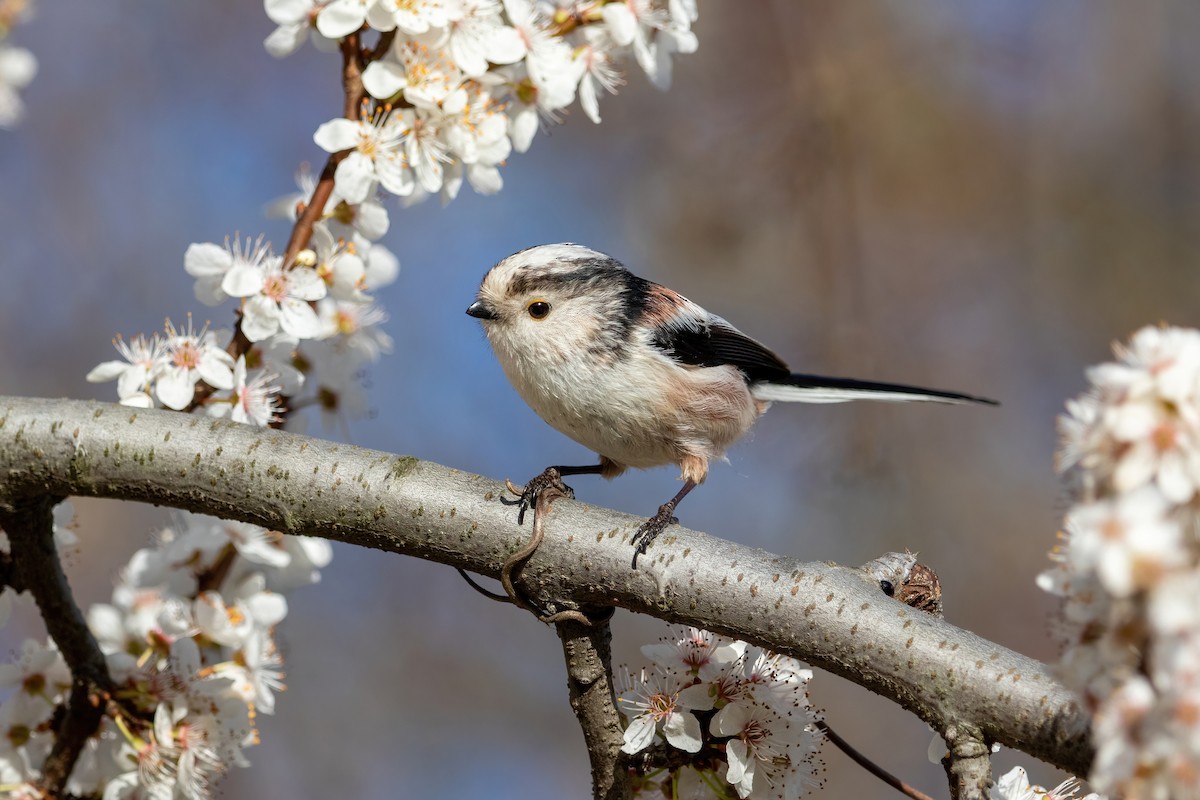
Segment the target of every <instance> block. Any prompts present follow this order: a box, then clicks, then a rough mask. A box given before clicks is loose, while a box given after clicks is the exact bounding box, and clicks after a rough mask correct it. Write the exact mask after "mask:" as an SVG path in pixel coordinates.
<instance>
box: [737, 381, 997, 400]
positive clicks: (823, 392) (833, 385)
mask: <svg viewBox="0 0 1200 800" xmlns="http://www.w3.org/2000/svg"><path fill="white" fill-rule="evenodd" d="M750 393H751V394H753V395H754V397H755V398H757V399H759V400H771V401H780V402H786V403H845V402H847V401H850V400H876V401H883V402H890V403H909V402H914V401H921V400H924V401H927V402H932V403H984V404H986V405H990V406H996V405H999V403H997V402H996V401H995V400H989V399H987V398H986V397H975V396H974V395H970V394H962V393H961V392H947V391H943V390H941V389H925V388H922V387H920V386H906V385H905V384H902V383H878V382H876V381H860V380H857V379H855V378H830V377H826V376H823V375H789V376H788V377H786V378H771V379H770V380H766V381H759V382H757V383H754V384H751V386H750Z"/></svg>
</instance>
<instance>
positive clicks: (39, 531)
mask: <svg viewBox="0 0 1200 800" xmlns="http://www.w3.org/2000/svg"><path fill="white" fill-rule="evenodd" d="M62 499H63V498H62V497H51V496H48V495H45V494H42V495H40V496H36V497H31V498H23V499H21V500H19V501H17V502H8V503H0V528H3V529H4V531H5V532H6V533H7V534H8V541H9V545H10V546H11V548H12V565H13V569H14V572H15V573H16V577H17V579H18V581H19V582H20V584H21V585H23V586H24V587H26V588H27V589H28V590H29V592H30V594H32V595H33V599H34V600H35V601H37V605H38V610H39V611H40V612H41V615H42V619H43V620H45V623H46V630H47V631H48V632H49V633H50V636H51V637H52V638H53V639H54V642H55V644H57V645H58V649H59V652H61V653H62V654H63V659H64V660H65V661H66V662H67V666H68V667H69V668H70V670H71V682H72V685H71V697H70V699H69V701H68V703H67V710H66V713H65V714H64V715H63V717H62V721H61V723H60V724H59V726H58V730H57V731H56V734H57V735H56V736H55V740H54V746H53V748H52V749H51V750H50V755H49V756H47V757H46V761H45V764H44V765H43V766H42V777H41V779H40V780H39V781H38V782H37V784H38V788H39V789H41V790H42V791H43V792H44V793H45V794H46V796H48V797H59V796H61V795H62V793H63V787H64V786H66V783H67V779H68V778H69V777H70V776H71V770H73V769H74V768H75V762H76V761H77V760H78V759H79V755H80V753H82V752H83V747H84V745H85V744H86V743H87V740H88V738H89V737H91V736H92V735H94V734H95V733H96V731H97V730H98V729H99V727H100V720H101V719H102V718H103V716H104V709H105V705H106V703H107V701H108V698H109V697H110V696H111V694H112V690H113V683H112V678H111V677H110V676H109V674H108V665H107V662H106V661H105V658H104V654H103V653H101V652H100V646H99V645H98V644H97V643H96V639H95V637H93V636H92V632H91V631H90V630H88V626H87V621H86V620H85V619H84V617H83V612H82V611H80V610H79V606H78V605H76V604H75V598H74V597H73V596H72V594H71V586H70V584H68V583H67V576H66V574H65V573H64V572H63V568H62V563H61V562H60V561H59V558H58V550H57V549H56V548H55V546H54V519H53V516H52V513H51V512H52V509H53V508H54V505H55V504H56V503H57V502H59V501H60V500H62Z"/></svg>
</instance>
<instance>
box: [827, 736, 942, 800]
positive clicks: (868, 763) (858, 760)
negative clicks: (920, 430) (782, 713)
mask: <svg viewBox="0 0 1200 800" xmlns="http://www.w3.org/2000/svg"><path fill="white" fill-rule="evenodd" d="M817 727H818V728H820V729H821V732H822V733H824V734H825V738H826V739H828V740H829V741H831V742H833V743H834V745H836V746H837V749H839V750H841V751H842V752H843V753H845V754H846V755H848V756H850V758H851V760H853V761H854V763H855V764H858V765H859V766H860V767H862V768H863V769H865V770H866V771H867V772H869V773H871V774H872V775H874V776H875V777H876V778H879V780H881V781H883V782H884V783H886V784H887V785H888V786H891V787H892V788H893V789H895V790H896V791H898V792H900V793H901V794H903V795H905V796H906V797H911V798H912V799H913V800H933V798H932V797H930V796H929V795H927V794H925V793H924V792H922V791H921V790H920V789H916V788H914V787H912V786H910V785H908V784H907V783H905V782H904V781H902V780H900V779H899V778H897V777H896V776H895V775H893V774H892V773H890V772H888V771H887V770H885V769H884V768H883V767H881V766H879V765H878V764H876V763H875V762H874V761H872V760H871V759H869V758H867V757H866V756H865V755H863V754H862V753H860V752H858V751H857V750H855V749H854V746H853V745H851V744H850V743H849V742H847V741H846V740H845V739H843V738H842V737H841V736H839V735H838V734H837V733H836V732H835V731H834V730H833V728H831V727H829V725H828V724H827V723H826V722H825V721H824V720H818V721H817Z"/></svg>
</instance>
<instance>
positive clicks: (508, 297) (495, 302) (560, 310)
mask: <svg viewBox="0 0 1200 800" xmlns="http://www.w3.org/2000/svg"><path fill="white" fill-rule="evenodd" d="M644 283H645V282H644V281H642V280H641V279H640V278H637V277H635V276H634V275H632V274H631V273H630V272H629V271H628V270H626V269H625V267H624V266H622V265H621V263H620V262H618V261H617V260H615V259H613V258H612V257H610V256H606V255H604V254H603V253H599V252H597V251H595V250H591V249H589V248H587V247H583V246H581V245H577V244H546V245H539V246H537V247H531V248H529V249H526V250H522V251H521V252H519V253H515V254H513V255H511V256H509V257H508V258H506V259H504V260H503V261H501V262H500V263H498V264H497V265H496V266H494V267H492V268H491V270H489V271H488V273H487V275H485V276H484V278H483V283H482V284H480V287H479V295H478V297H477V298H476V300H475V302H474V303H472V304H471V305H470V307H468V308H467V313H468V314H470V315H471V316H472V317H476V318H477V319H479V320H480V322H482V323H483V329H484V331H485V332H486V333H487V336H488V339H489V340H490V341H491V343H492V347H493V348H495V349H496V352H497V354H498V355H500V357H501V358H502V359H505V358H506V357H508V358H512V359H515V360H518V361H521V360H526V359H536V358H539V357H549V358H557V359H566V358H569V357H570V356H571V355H572V354H578V353H583V352H590V353H593V354H595V355H599V356H603V354H604V352H605V351H606V350H609V349H612V348H615V347H619V346H620V345H622V344H623V342H624V341H626V340H627V339H628V335H629V328H630V326H631V325H632V323H633V321H634V319H635V318H636V312H637V311H639V310H640V309H634V308H633V307H632V304H631V301H635V300H636V298H637V297H640V296H641V295H642V294H644V290H643V291H640V290H641V287H642V284H644Z"/></svg>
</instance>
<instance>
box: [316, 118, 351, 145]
mask: <svg viewBox="0 0 1200 800" xmlns="http://www.w3.org/2000/svg"><path fill="white" fill-rule="evenodd" d="M361 133H362V125H360V124H359V123H357V122H354V121H353V120H348V119H341V118H339V119H331V120H329V122H323V123H321V124H320V125H319V126H317V130H316V133H314V134H313V141H314V142H316V144H317V147H320V148H321V149H322V150H324V151H325V152H326V153H337V152H340V151H342V150H349V149H350V148H352V147H356V146H357V145H358V140H359V137H360V135H361Z"/></svg>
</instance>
